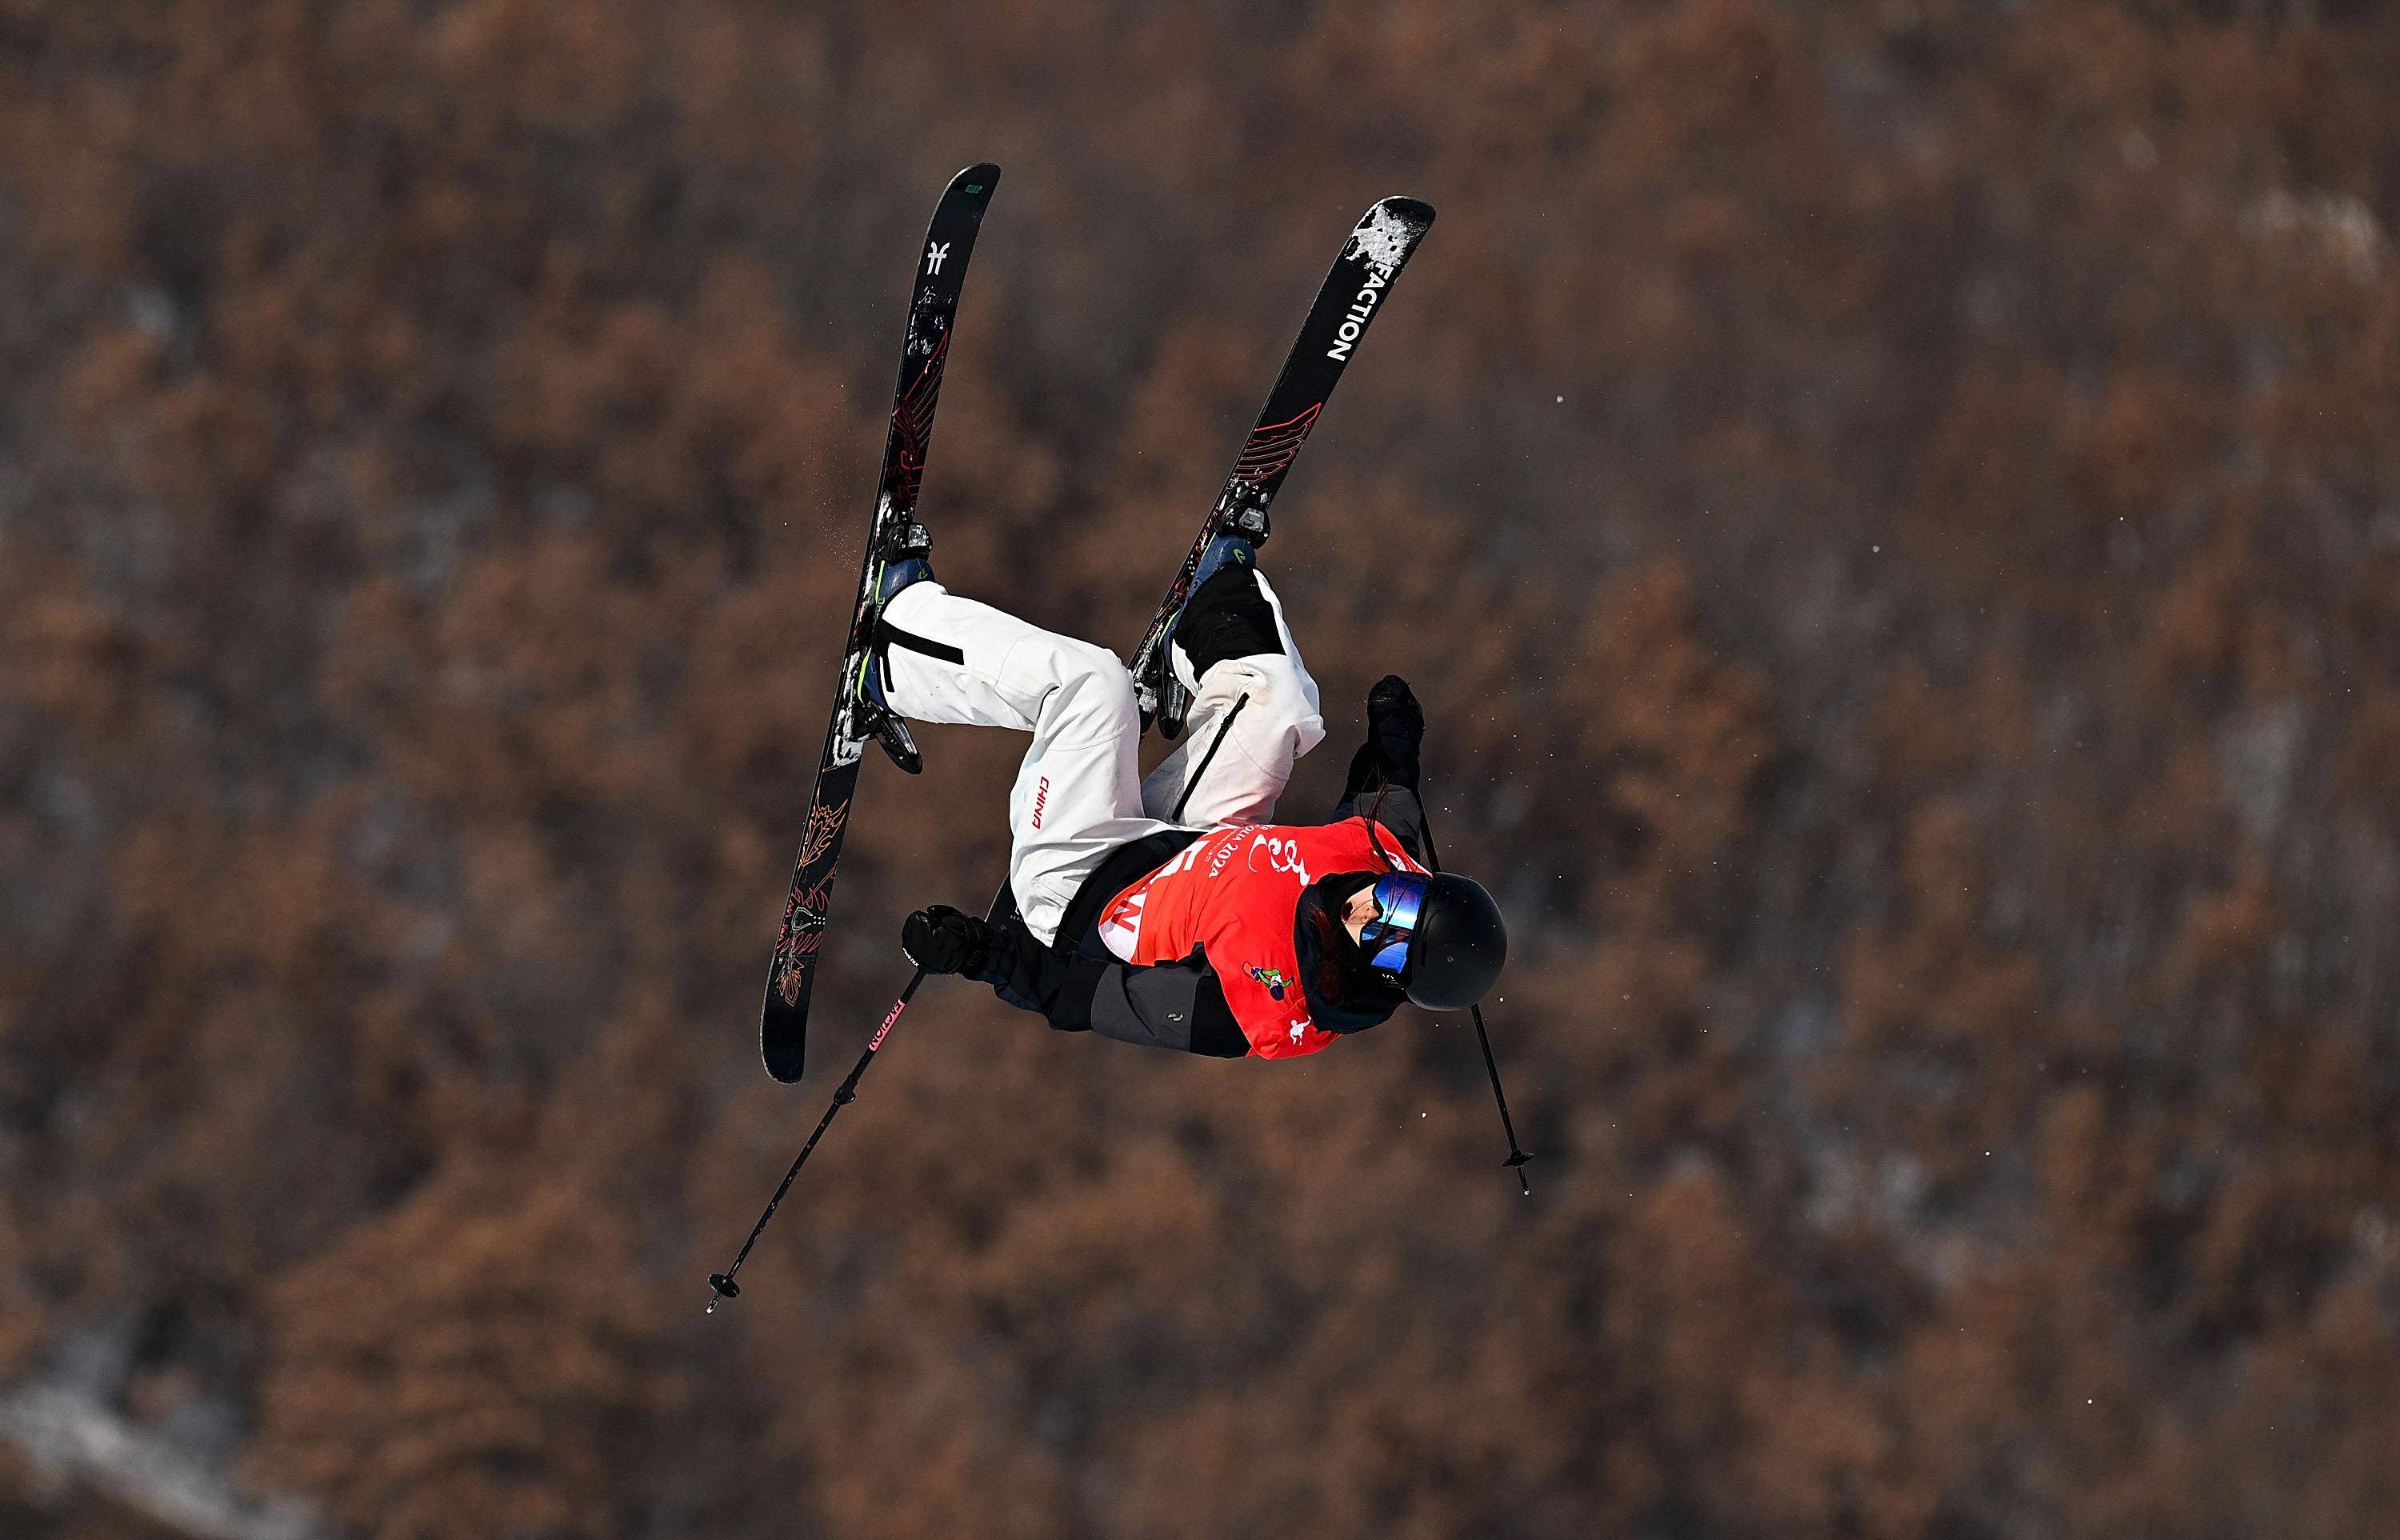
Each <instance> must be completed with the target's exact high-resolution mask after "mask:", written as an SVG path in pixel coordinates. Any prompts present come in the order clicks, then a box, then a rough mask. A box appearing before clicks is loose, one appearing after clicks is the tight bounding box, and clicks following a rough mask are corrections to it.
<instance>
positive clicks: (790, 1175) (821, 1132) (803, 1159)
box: [708, 968, 925, 1315]
mask: <svg viewBox="0 0 2400 1540" xmlns="http://www.w3.org/2000/svg"><path fill="white" fill-rule="evenodd" d="M924 982H925V970H924V969H922V968H920V969H918V970H917V972H916V974H914V975H913V976H911V977H910V978H909V980H908V987H907V988H905V989H903V990H901V991H900V998H899V999H898V1000H896V1001H894V1002H892V1009H891V1010H890V1011H889V1012H888V1013H886V1014H885V1015H884V1017H883V1025H882V1026H880V1027H878V1028H877V1029H875V1035H874V1036H873V1037H871V1038H869V1039H867V1040H866V1052H865V1053H863V1054H861V1055H859V1056H858V1062H857V1063H856V1064H853V1065H852V1066H851V1067H850V1073H849V1075H848V1076H846V1077H844V1079H843V1080H842V1083H841V1087H840V1089H839V1090H837V1091H835V1092H834V1094H833V1105H831V1106H830V1107H827V1108H826V1109H825V1116H824V1117H822V1118H819V1119H818V1120H817V1131H816V1132H815V1133H813V1134H811V1135H810V1136H809V1142H808V1143H806V1144H804V1145H801V1146H800V1152H799V1155H798V1158H797V1159H795V1160H794V1161H793V1162H792V1168H791V1169H790V1170H789V1171H786V1172H784V1182H783V1185H782V1186H780V1187H778V1188H776V1189H775V1195H774V1196H773V1197H771V1198H769V1199H768V1200H767V1211H766V1212H765V1213H763V1214H761V1215H759V1216H758V1222H757V1224H754V1225H752V1226H751V1227H750V1238H749V1239H748V1240H746V1241H743V1243H742V1249H741V1250H740V1251H739V1252H737V1253H735V1255H734V1258H733V1265H732V1266H731V1267H729V1268H727V1269H726V1270H725V1271H724V1272H722V1273H711V1274H709V1275H708V1289H709V1297H708V1313H709V1314H710V1315H716V1306H717V1304H718V1302H721V1301H725V1300H732V1299H739V1298H740V1297H741V1295H742V1286H741V1285H740V1284H737V1283H735V1282H734V1281H733V1274H736V1273H739V1272H741V1271H742V1263H743V1261H745V1260H746V1259H747V1258H748V1257H749V1255H750V1248H751V1247H754V1246H756V1245H757V1244H758V1234H759V1232H761V1231H763V1230H765V1229H766V1228H767V1221H768V1220H771V1219H773V1218H774V1217H775V1208H776V1206H777V1205H779V1204H781V1203H782V1202H783V1201H784V1193H786V1192H790V1191H791V1190H792V1181H793V1179H795V1178H797V1177H798V1176H799V1174H800V1167H801V1166H803V1165H807V1164H808V1163H809V1153H810V1152H811V1151H813V1150H814V1149H816V1147H817V1140H819V1139H821V1138H825V1129H826V1128H827V1127H828V1126H829V1125H830V1124H832V1123H833V1116H834V1114H835V1113H836V1112H839V1111H841V1110H842V1109H843V1108H845V1107H847V1106H849V1105H850V1104H851V1103H852V1101H855V1100H856V1099H858V1077H859V1076H861V1075H863V1074H865V1073H866V1067H867V1066H868V1065H869V1064H872V1063H873V1062H875V1051H876V1050H877V1049H878V1048H880V1047H882V1046H883V1039H884V1038H885V1037H886V1036H887V1035H888V1034H889V1033H890V1032H891V1030H892V1024H893V1022H895V1021H898V1020H899V1019H900V1013H901V1012H903V1011H905V1010H907V1008H908V997H909V996H911V995H913V994H915V993H916V992H917V986H918V985H920V984H922V983H924Z"/></svg>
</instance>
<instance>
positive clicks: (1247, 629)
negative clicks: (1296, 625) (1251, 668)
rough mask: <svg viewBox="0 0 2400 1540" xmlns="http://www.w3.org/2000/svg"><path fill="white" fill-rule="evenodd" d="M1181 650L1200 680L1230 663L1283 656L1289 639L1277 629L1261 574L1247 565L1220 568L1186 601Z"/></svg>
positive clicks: (1179, 627) (1178, 636)
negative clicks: (1266, 655)
mask: <svg viewBox="0 0 2400 1540" xmlns="http://www.w3.org/2000/svg"><path fill="white" fill-rule="evenodd" d="M1175 645H1176V646H1177V647H1181V648H1182V649H1183V656H1184V657H1186V658H1188V659H1190V660H1191V661H1192V676H1193V678H1195V679H1196V678H1200V677H1202V676H1204V675H1207V672H1208V669H1209V666H1210V665H1211V664H1215V663H1220V662H1223V661H1225V660H1226V659H1228V658H1254V657H1257V656H1258V655H1260V654H1261V653H1275V654H1276V655H1278V656H1280V655H1281V654H1282V652H1283V634H1282V633H1281V632H1280V631H1277V630H1276V629H1275V609H1274V607H1273V606H1270V605H1269V604H1268V603H1267V599H1266V595H1265V594H1264V593H1261V592H1260V591H1259V579H1258V571H1257V569H1256V568H1254V567H1252V566H1250V565H1249V564H1248V563H1247V562H1243V563H1240V564H1230V563H1229V564H1228V565H1226V566H1220V567H1219V568H1218V569H1217V570H1216V572H1215V574H1214V575H1212V576H1211V577H1210V578H1209V579H1208V580H1207V582H1205V583H1202V584H1201V585H1200V587H1199V588H1198V590H1197V591H1195V592H1194V593H1193V595H1192V597H1191V598H1190V599H1189V600H1187V601H1185V603H1184V606H1183V618H1182V619H1181V620H1178V621H1176V622H1175Z"/></svg>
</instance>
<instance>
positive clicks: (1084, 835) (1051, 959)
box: [852, 526, 1507, 1058]
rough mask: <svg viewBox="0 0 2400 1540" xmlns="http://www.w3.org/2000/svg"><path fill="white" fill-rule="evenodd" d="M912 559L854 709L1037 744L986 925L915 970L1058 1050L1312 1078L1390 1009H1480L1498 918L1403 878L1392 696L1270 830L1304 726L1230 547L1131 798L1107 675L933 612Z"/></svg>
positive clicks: (1053, 639) (1129, 715) (1404, 708)
mask: <svg viewBox="0 0 2400 1540" xmlns="http://www.w3.org/2000/svg"><path fill="white" fill-rule="evenodd" d="M931 553H932V552H931V541H930V539H929V538H928V537H927V536H926V534H925V532H924V530H923V529H922V527H921V526H911V527H910V528H908V529H907V531H906V533H905V534H904V535H903V537H902V538H901V539H900V541H899V542H898V544H897V547H896V548H895V549H894V550H893V552H891V557H890V559H889V561H888V562H887V565H886V566H885V569H884V573H883V579H882V581H881V583H880V587H879V590H878V606H879V614H878V617H877V620H876V623H875V650H874V654H873V659H872V663H871V666H869V667H868V668H866V670H864V671H863V672H862V674H861V675H860V676H859V678H858V679H857V680H856V682H855V683H854V685H853V687H852V688H854V689H855V690H856V691H857V700H856V702H855V703H856V705H857V707H858V709H859V710H860V711H861V712H862V714H863V715H865V716H866V718H867V719H869V720H872V719H873V718H874V717H875V716H876V715H880V714H883V713H890V714H893V715H900V716H905V717H908V718H912V719H915V720H918V721H924V722H961V723H970V724H975V725H980V726H990V727H1007V728H1014V729H1017V730H1018V731H1020V732H1030V733H1031V734H1032V735H1033V742H1032V745H1031V747H1030V748H1029V749H1028V750H1027V752H1026V756H1025V760H1024V764H1023V766H1022V767H1021V768H1020V770H1018V772H1017V777H1016V784H1015V786H1014V787H1013V788H1012V789H1011V791H1010V793H1009V810H1008V811H1009V827H1010V853H1009V872H1008V888H1007V892H1006V893H1005V894H1004V895H1003V897H1002V900H1001V902H1000V904H999V905H998V906H997V907H996V910H995V912H994V914H993V915H992V917H991V918H990V919H989V920H978V919H975V917H974V916H972V915H968V914H965V913H962V912H961V911H960V910H958V909H955V908H951V907H949V906H946V905H934V906H931V907H928V908H924V909H920V910H918V911H917V912H916V913H914V914H912V915H910V916H909V917H908V919H907V923H906V924H905V925H904V926H903V927H902V932H901V944H902V947H903V948H904V949H905V950H906V951H907V954H908V958H909V960H910V961H912V962H914V963H916V964H917V965H918V966H919V967H920V968H922V969H924V970H926V971H927V972H929V973H939V974H964V975H966V976H968V977H972V978H976V979H980V980H982V981H984V982H985V983H988V984H989V985H991V986H992V987H993V988H994V990H995V991H996V992H997V993H998V994H999V995H1000V997H1001V998H1002V1000H1005V1001H1007V1002H1010V1003H1011V1004H1014V1005H1017V1006H1021V1007H1023V1008H1025V1009H1028V1010H1032V1011H1037V1012H1039V1013H1041V1014H1042V1015H1044V1016H1046V1017H1047V1018H1048V1019H1049V1021H1050V1024H1051V1025H1052V1026H1053V1027H1056V1028H1058V1029H1062V1030H1066V1031H1084V1030H1091V1031H1097V1032H1099V1033H1101V1034H1102V1035H1104V1036H1108V1037H1113V1038H1116V1039H1119V1040H1121V1041H1123V1042H1126V1043H1145V1044H1150V1045H1152V1046H1156V1047H1163V1048H1173V1049H1179V1050H1183V1051H1188V1052H1191V1053H1196V1054H1205V1055H1210V1056H1217V1057H1223V1058H1238V1057H1242V1056H1247V1055H1256V1056H1259V1057H1261V1058H1291V1057H1296V1056H1301V1055H1304V1054H1314V1053H1316V1052H1318V1051H1320V1050H1321V1049H1324V1048H1325V1047H1327V1046H1329V1045H1330V1044H1331V1043H1333V1042H1334V1041H1335V1040H1336V1039H1337V1038H1338V1037H1340V1036H1342V1035H1343V1034H1346V1033H1351V1032H1357V1031H1363V1030H1365V1029H1368V1028H1370V1027H1373V1026H1376V1025H1378V1024H1379V1023H1381V1022H1384V1021H1385V1020H1387V1019H1389V1018H1390V1016H1391V1015H1392V1013H1393V1012H1394V1011H1395V1010H1396V1009H1398V1006H1399V1005H1400V1003H1401V1002H1403V1001H1411V1002H1415V1003H1416V1004H1418V1005H1420V1006H1423V1007H1425V1009H1428V1010H1434V1011H1457V1010H1464V1009H1466V1007H1467V1006H1469V1005H1472V1004H1474V1003H1475V1002H1477V1001H1479V1000H1480V999H1481V997H1482V996H1483V994H1484V992H1485V991H1486V990H1487V989H1489V988H1491V986H1492V984H1493V980H1494V979H1496V978H1497V977H1498V976H1499V974H1500V969H1501V965H1502V962H1503V961H1505V959H1506V957H1507V933H1506V930H1505V928H1504V926H1503V924H1502V921H1501V917H1500V910H1499V907H1498V906H1496V905H1495V904H1493V901H1492V897H1491V895H1490V894H1489V893H1485V892H1484V890H1483V889H1482V888H1481V887H1480V886H1479V885H1478V884H1476V883H1474V882H1472V881H1470V880H1468V879H1466V878H1463V877H1458V876H1455V875H1450V874H1436V873H1433V872H1432V871H1430V870H1429V869H1428V868H1427V867H1426V866H1425V865H1423V864H1421V857H1422V855H1423V853H1424V841H1423V832H1422V831H1423V821H1424V812H1423V809H1422V808H1421V806H1420V804H1419V803H1418V801H1417V796H1416V784H1417V773H1418V745H1419V743H1420V741H1421V740H1422V738H1423V736H1424V732H1425V715H1424V712H1423V710H1422V709H1421V708H1420V707H1419V706H1418V704H1417V702H1416V699H1415V697H1414V696H1413V695H1412V694H1411V692H1410V690H1409V688H1408V686H1407V684H1406V683H1404V682H1403V681H1402V680H1400V679H1399V678H1398V676H1388V677H1386V678H1384V680H1383V681H1382V682H1380V683H1379V684H1377V685H1376V686H1375V688H1374V689H1373V690H1372V691H1371V692H1370V694H1369V696H1368V702H1367V712H1368V738H1367V742H1366V743H1364V744H1363V745H1361V746H1360V748H1359V750H1358V752H1357V756H1356V757H1355V758H1354V759H1353V760H1352V762H1351V768H1350V776H1349V782H1348V784H1347V786H1346V788H1345V790H1344V792H1343V800H1342V803H1341V805H1340V807H1339V808H1337V809H1336V810H1335V813H1334V819H1333V821H1332V822H1330V823H1327V824H1321V825H1298V824H1275V823H1272V822H1270V820H1271V819H1272V817H1273V815H1274V812H1275V798H1276V797H1277V796H1278V795H1280V794H1281V792H1282V791H1283V788H1284V785H1285V784H1286V783H1287V782H1288V781H1289V779H1290V777H1291V770H1292V766H1293V764H1294V762H1295V761H1296V760H1298V759H1299V757H1300V756H1302V755H1303V754H1306V753H1307V752H1308V751H1309V750H1310V749H1312V748H1314V747H1316V744H1317V743H1319V742H1321V741H1322V740H1323V739H1324V737H1325V723H1324V719H1323V718H1322V717H1321V716H1320V715H1318V714H1317V691H1316V682H1315V681H1314V680H1312V679H1311V678H1310V677H1309V675H1308V671H1307V669H1306V668H1305V667H1304V666H1303V665H1302V662H1301V658H1300V649H1299V647H1298V646H1297V645H1296V644H1295V643H1294V642H1293V640H1292V635H1291V630H1290V628H1289V625H1288V624H1287V623H1286V621H1285V618H1284V611H1283V605H1282V602H1281V601H1280V600H1279V599H1278V598H1277V597H1276V595H1275V590H1274V588H1273V587H1272V586H1270V585H1269V584H1268V582H1267V579H1266V576H1265V574H1263V573H1261V572H1260V571H1259V570H1258V567H1257V553H1256V548H1255V546H1254V545H1253V544H1252V543H1251V542H1250V541H1249V540H1248V539H1245V538H1241V537H1240V536H1238V535H1234V534H1221V535H1220V536H1218V537H1217V538H1216V539H1215V540H1214V541H1213V542H1212V544H1211V545H1210V547H1209V549H1208V551H1207V555H1206V556H1205V558H1204V559H1203V560H1202V562H1201V564H1200V566H1199V567H1198V569H1197V570H1196V572H1195V574H1194V580H1193V588H1192V591H1191V598H1190V600H1189V602H1188V603H1187V604H1186V605H1185V606H1184V609H1183V611H1182V613H1181V615H1180V617H1179V618H1178V619H1177V620H1176V622H1175V630H1174V632H1173V634H1172V635H1171V639H1170V643H1169V653H1168V655H1169V658H1170V660H1171V661H1172V663H1173V666H1174V668H1175V670H1176V673H1177V675H1178V677H1179V678H1180V680H1181V682H1182V683H1183V685H1184V687H1185V688H1188V689H1190V690H1191V691H1192V692H1193V706H1192V710H1191V714H1190V717H1189V726H1188V729H1187V731H1186V735H1185V737H1184V741H1183V743H1182V744H1181V746H1180V747H1179V748H1178V749H1177V750H1176V752H1175V753H1174V754H1173V755H1171V756H1168V758H1167V759H1166V761H1165V762H1164V763H1163V764H1161V765H1160V766H1159V767H1158V768H1157V769H1156V770H1153V771H1152V773H1151V775H1150V776H1149V777H1148V778H1147V779H1146V780H1145V779H1144V778H1142V776H1141V774H1140V770H1139V748H1140V742H1141V718H1140V715H1139V711H1138V709H1137V707H1136V704H1135V697H1134V687H1133V680H1132V678H1131V676H1130V675H1128V674H1127V673H1126V671H1125V666H1124V665H1123V664H1122V663H1120V662H1119V661H1117V659H1116V657H1115V655H1114V654H1112V653H1111V652H1109V651H1107V650H1106V649H1105V648H1102V647H1096V646H1093V645H1092V644H1090V643H1087V642H1080V641H1076V640H1074V639H1073V638H1071V637H1067V636H1061V635H1057V634H1054V633H1051V632H1047V631H1043V630H1042V629H1041V628H1039V627H1037V626H1034V625H1031V624H1030V623H1028V622H1027V621H1024V620H1018V619H1016V618H1015V617H1014V616H1010V615H1007V614H1005V613H1003V612H1002V611H1000V610H998V609H995V608H993V607H992V606H989V605H984V604H979V603H977V602H975V601H974V600H971V599H965V598H961V597H959V596H957V595H955V594H952V593H949V592H948V590H946V589H944V588H943V587H942V585H941V584H940V583H939V582H937V581H935V580H934V574H933V568H932V565H931V560H930V557H931Z"/></svg>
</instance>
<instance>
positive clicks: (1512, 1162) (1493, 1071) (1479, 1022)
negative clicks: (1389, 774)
mask: <svg viewBox="0 0 2400 1540" xmlns="http://www.w3.org/2000/svg"><path fill="white" fill-rule="evenodd" d="M1417 811H1418V813H1419V814H1420V815H1421V816H1422V817H1423V819H1424V823H1423V824H1422V825H1420V826H1421V827H1423V828H1424V830H1425V858H1426V859H1427V860H1428V861H1429V862H1431V863H1432V865H1433V869H1434V870H1436V871H1439V870H1441V852H1439V850H1436V849H1435V848H1434V842H1433V814H1432V813H1430V812H1428V811H1426V810H1425V798H1424V797H1423V796H1422V795H1420V796H1419V797H1418V798H1417ZM1466 1011H1467V1014H1468V1015H1471V1016H1473V1017H1474V1018H1475V1041H1476V1042H1478V1043H1481V1044H1482V1045H1483V1072H1484V1073H1485V1074H1487V1075H1490V1076H1491V1077H1492V1099H1493V1101H1496V1102H1498V1103H1499V1104H1500V1127H1501V1129H1502V1131H1503V1132H1505V1133H1506V1134H1507V1136H1508V1158H1507V1160H1505V1161H1503V1162H1501V1164H1502V1165H1505V1166H1507V1168H1508V1169H1509V1170H1511V1171H1514V1172H1516V1173H1517V1187H1518V1189H1519V1191H1520V1192H1523V1193H1524V1194H1525V1196H1527V1197H1529V1198H1530V1197H1532V1196H1533V1195H1534V1184H1533V1183H1532V1182H1529V1181H1527V1180H1526V1179H1525V1163H1526V1162H1528V1161H1530V1160H1532V1159H1533V1158H1534V1157H1533V1156H1532V1155H1529V1154H1527V1153H1526V1152H1524V1150H1523V1149H1521V1148H1520V1147H1519V1145H1518V1143H1517V1124H1516V1122H1515V1120H1514V1119H1512V1118H1510V1117H1509V1116H1508V1096H1507V1092H1505V1091H1503V1090H1501V1089H1500V1061H1499V1060H1498V1059H1495V1058H1493V1056H1492V1034H1491V1033H1490V1032H1489V1031H1487V1030H1485V1029H1484V1026H1483V1007H1482V1006H1481V1005H1480V1004H1475V1005H1469V1006H1468V1007H1467V1008H1466Z"/></svg>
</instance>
